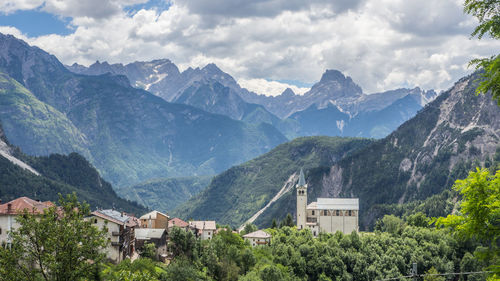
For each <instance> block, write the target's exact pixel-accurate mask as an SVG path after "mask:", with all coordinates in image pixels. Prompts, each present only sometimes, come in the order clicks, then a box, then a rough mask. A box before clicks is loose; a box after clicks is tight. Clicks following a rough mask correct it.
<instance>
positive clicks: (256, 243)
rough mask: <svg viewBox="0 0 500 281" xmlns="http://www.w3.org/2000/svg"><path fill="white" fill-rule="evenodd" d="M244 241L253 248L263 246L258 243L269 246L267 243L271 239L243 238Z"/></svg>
mask: <svg viewBox="0 0 500 281" xmlns="http://www.w3.org/2000/svg"><path fill="white" fill-rule="evenodd" d="M245 240H247V241H249V242H250V245H252V247H255V246H260V245H264V244H259V243H258V242H261V243H267V244H269V242H270V241H271V238H245Z"/></svg>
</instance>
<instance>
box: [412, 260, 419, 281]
mask: <svg viewBox="0 0 500 281" xmlns="http://www.w3.org/2000/svg"><path fill="white" fill-rule="evenodd" d="M411 277H413V281H417V277H418V272H417V263H416V262H414V263H413V267H412V269H411Z"/></svg>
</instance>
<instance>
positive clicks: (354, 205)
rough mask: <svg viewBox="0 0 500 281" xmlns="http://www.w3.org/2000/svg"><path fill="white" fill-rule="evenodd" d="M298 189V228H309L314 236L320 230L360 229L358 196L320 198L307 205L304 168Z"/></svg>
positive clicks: (343, 230) (347, 230) (351, 230)
mask: <svg viewBox="0 0 500 281" xmlns="http://www.w3.org/2000/svg"><path fill="white" fill-rule="evenodd" d="M296 189H297V228H298V229H304V228H309V229H310V230H311V232H312V234H313V235H314V236H318V234H319V233H320V232H327V233H335V232H337V231H341V232H342V233H351V232H353V231H358V229H359V228H358V222H359V219H358V214H359V199H358V198H318V199H317V201H316V202H312V203H310V204H309V205H307V184H306V181H305V178H304V173H303V171H302V170H300V176H299V182H298V183H297V187H296Z"/></svg>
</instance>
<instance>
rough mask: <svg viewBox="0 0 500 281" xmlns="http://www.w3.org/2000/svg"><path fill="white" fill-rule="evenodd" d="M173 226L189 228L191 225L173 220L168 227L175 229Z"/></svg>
mask: <svg viewBox="0 0 500 281" xmlns="http://www.w3.org/2000/svg"><path fill="white" fill-rule="evenodd" d="M173 226H177V227H181V228H182V227H187V226H189V224H188V223H187V222H185V221H183V220H181V219H180V218H173V219H171V220H169V221H168V227H173Z"/></svg>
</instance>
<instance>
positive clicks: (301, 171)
mask: <svg viewBox="0 0 500 281" xmlns="http://www.w3.org/2000/svg"><path fill="white" fill-rule="evenodd" d="M297 185H298V186H305V185H306V179H305V178H304V171H303V170H302V168H300V175H299V183H298V184H297Z"/></svg>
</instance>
